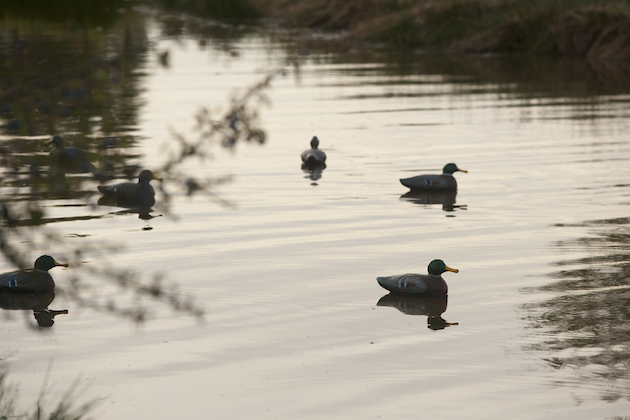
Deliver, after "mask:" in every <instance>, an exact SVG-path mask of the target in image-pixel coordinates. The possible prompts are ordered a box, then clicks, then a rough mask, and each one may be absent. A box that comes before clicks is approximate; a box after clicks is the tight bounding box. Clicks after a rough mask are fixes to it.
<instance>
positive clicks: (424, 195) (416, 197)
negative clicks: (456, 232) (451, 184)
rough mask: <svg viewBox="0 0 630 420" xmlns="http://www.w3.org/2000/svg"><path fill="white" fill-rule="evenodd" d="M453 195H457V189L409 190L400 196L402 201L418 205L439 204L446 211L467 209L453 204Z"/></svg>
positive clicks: (464, 205) (464, 206)
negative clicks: (434, 190) (437, 190)
mask: <svg viewBox="0 0 630 420" xmlns="http://www.w3.org/2000/svg"><path fill="white" fill-rule="evenodd" d="M455 197H457V190H455V191H444V192H430V191H414V190H411V191H409V192H408V193H406V194H403V195H401V196H400V199H401V200H402V201H408V202H410V203H414V204H419V205H425V206H426V205H432V204H441V205H442V210H444V211H446V212H452V211H455V209H460V210H467V209H468V206H467V205H466V204H463V205H455Z"/></svg>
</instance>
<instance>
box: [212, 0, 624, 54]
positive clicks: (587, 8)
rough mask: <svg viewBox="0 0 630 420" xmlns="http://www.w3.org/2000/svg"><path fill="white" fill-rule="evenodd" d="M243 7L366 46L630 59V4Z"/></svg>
mask: <svg viewBox="0 0 630 420" xmlns="http://www.w3.org/2000/svg"><path fill="white" fill-rule="evenodd" d="M199 1H203V0H199ZM205 1H209V2H212V3H213V4H216V3H217V2H219V3H220V1H217V0H205ZM225 1H227V2H231V0H225ZM241 1H248V2H250V3H251V5H252V6H253V7H252V8H251V9H248V10H249V11H250V13H249V16H248V17H251V16H252V15H258V16H259V17H270V18H280V19H282V20H283V22H285V24H286V25H290V26H296V27H308V28H313V29H322V30H330V31H340V30H342V31H344V32H345V33H347V34H348V36H349V37H351V38H355V39H358V40H367V41H373V42H384V43H389V44H396V45H398V46H405V47H412V48H438V49H447V50H452V51H460V52H467V53H515V52H516V53H535V54H553V55H568V56H580V57H588V58H592V59H605V60H622V61H628V60H630V1H628V0H609V1H606V0H425V1H417V0H416V1H414V0H241ZM251 10H256V13H251Z"/></svg>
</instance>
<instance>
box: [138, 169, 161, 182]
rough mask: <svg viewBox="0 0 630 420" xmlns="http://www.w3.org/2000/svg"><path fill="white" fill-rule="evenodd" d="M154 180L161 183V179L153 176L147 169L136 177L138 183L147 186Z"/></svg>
mask: <svg viewBox="0 0 630 420" xmlns="http://www.w3.org/2000/svg"><path fill="white" fill-rule="evenodd" d="M154 179H155V180H157V181H162V178H158V177H156V176H155V175H153V172H151V171H150V170H148V169H145V170H144V171H142V172H140V175H138V182H139V183H141V184H144V183H146V184H148V183H149V182H151V181H152V180H154Z"/></svg>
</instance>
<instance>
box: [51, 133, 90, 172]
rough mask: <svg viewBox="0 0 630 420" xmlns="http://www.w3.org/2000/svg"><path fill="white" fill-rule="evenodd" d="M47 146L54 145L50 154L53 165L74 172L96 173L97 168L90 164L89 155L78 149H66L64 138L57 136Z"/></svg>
mask: <svg viewBox="0 0 630 420" xmlns="http://www.w3.org/2000/svg"><path fill="white" fill-rule="evenodd" d="M46 144H52V145H53V149H52V150H51V151H50V154H49V156H50V161H51V163H52V164H53V165H55V166H57V167H60V168H62V169H64V170H67V171H72V172H91V173H94V174H95V173H96V167H95V166H94V165H93V164H92V162H90V158H89V154H88V153H87V152H86V151H85V150H82V149H79V148H78V147H73V146H72V147H66V146H65V140H64V138H63V136H60V135H59V134H56V135H55V136H54V137H53V138H52V140H50V141H48V142H46Z"/></svg>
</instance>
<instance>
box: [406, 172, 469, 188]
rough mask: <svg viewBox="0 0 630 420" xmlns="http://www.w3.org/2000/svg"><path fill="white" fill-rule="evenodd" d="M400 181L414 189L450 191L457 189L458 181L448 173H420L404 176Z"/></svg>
mask: <svg viewBox="0 0 630 420" xmlns="http://www.w3.org/2000/svg"><path fill="white" fill-rule="evenodd" d="M400 183H401V184H403V185H404V186H405V187H408V188H411V189H412V190H428V191H449V190H456V189H457V181H456V180H455V177H453V176H447V175H418V176H413V177H411V178H403V179H401V180H400Z"/></svg>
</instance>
